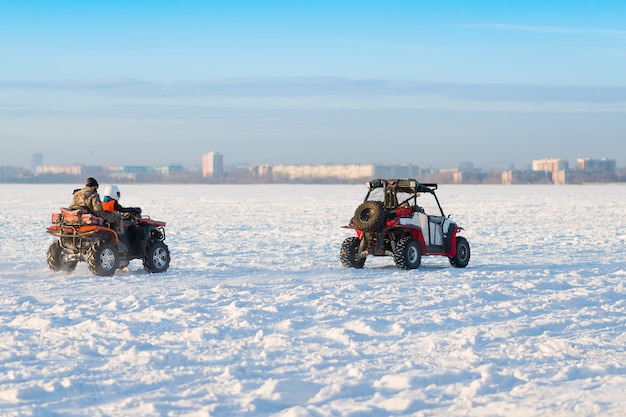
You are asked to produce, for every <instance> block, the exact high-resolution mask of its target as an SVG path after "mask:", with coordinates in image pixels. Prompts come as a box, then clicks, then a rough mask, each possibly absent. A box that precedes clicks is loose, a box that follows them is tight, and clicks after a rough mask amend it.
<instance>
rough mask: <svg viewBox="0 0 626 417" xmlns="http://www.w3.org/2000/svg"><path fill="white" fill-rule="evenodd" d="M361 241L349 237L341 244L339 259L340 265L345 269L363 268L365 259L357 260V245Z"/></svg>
mask: <svg viewBox="0 0 626 417" xmlns="http://www.w3.org/2000/svg"><path fill="white" fill-rule="evenodd" d="M360 244H361V240H360V239H359V238H358V237H355V236H353V237H349V238H347V239H346V240H344V241H343V243H342V244H341V251H340V252H339V259H340V260H341V264H342V265H343V266H345V267H347V268H357V269H361V268H363V265H365V257H359V258H357V254H358V253H359V245H360Z"/></svg>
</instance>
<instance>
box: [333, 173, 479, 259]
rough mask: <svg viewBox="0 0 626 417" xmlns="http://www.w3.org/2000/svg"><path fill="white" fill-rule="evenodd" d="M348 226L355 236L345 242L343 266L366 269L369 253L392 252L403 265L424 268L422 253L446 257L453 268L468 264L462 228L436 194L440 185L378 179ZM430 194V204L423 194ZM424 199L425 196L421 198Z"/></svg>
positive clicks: (373, 181) (371, 185) (342, 250)
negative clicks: (445, 213)
mask: <svg viewBox="0 0 626 417" xmlns="http://www.w3.org/2000/svg"><path fill="white" fill-rule="evenodd" d="M366 185H367V188H368V191H367V195H366V196H365V199H364V201H363V203H362V204H361V205H359V206H358V207H357V209H356V210H355V212H354V216H353V217H352V219H351V220H350V223H349V224H348V225H347V226H342V227H344V228H348V229H355V230H356V236H352V237H349V238H347V239H345V240H344V241H343V244H342V245H341V250H340V253H339V258H340V260H341V263H342V265H343V266H346V267H350V268H363V265H364V264H365V258H366V257H367V256H369V255H372V256H391V257H393V259H394V262H395V264H396V266H397V267H398V268H400V269H417V268H419V266H420V264H421V260H422V256H427V255H436V256H447V257H448V259H449V260H450V264H451V265H452V266H453V267H457V268H464V267H466V266H467V264H468V263H469V260H470V247H469V243H468V242H467V240H466V239H465V238H464V237H462V236H459V235H458V233H459V232H460V231H461V230H463V228H461V227H459V226H458V225H457V224H456V223H455V222H454V221H452V220H451V219H450V218H449V217H446V216H445V215H444V213H443V209H442V208H441V204H440V203H439V199H438V198H437V195H436V194H435V190H437V184H432V183H424V184H422V183H419V182H417V181H416V180H415V179H393V180H392V179H389V180H387V179H375V180H372V181H369V182H367V183H366ZM422 195H426V196H430V198H429V200H430V201H429V202H427V204H428V214H427V213H426V210H425V209H424V206H425V205H426V204H423V205H422V206H420V205H418V201H417V200H418V198H419V197H422ZM420 203H421V201H420Z"/></svg>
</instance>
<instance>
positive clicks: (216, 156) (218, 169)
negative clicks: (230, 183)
mask: <svg viewBox="0 0 626 417" xmlns="http://www.w3.org/2000/svg"><path fill="white" fill-rule="evenodd" d="M223 175H224V157H223V155H222V154H220V153H218V152H208V153H205V154H202V176H203V177H205V178H207V177H222V176H223Z"/></svg>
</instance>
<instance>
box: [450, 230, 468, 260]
mask: <svg viewBox="0 0 626 417" xmlns="http://www.w3.org/2000/svg"><path fill="white" fill-rule="evenodd" d="M469 260H470V247H469V243H467V239H465V238H464V237H462V236H457V238H456V253H455V255H454V256H453V257H452V258H450V265H452V266H453V267H455V268H465V267H466V266H467V264H468V263H469Z"/></svg>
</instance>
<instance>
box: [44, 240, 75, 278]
mask: <svg viewBox="0 0 626 417" xmlns="http://www.w3.org/2000/svg"><path fill="white" fill-rule="evenodd" d="M63 255H64V254H63V248H62V247H61V244H60V243H59V241H58V240H57V241H56V242H54V243H53V244H52V245H50V247H49V248H48V266H49V267H50V269H51V270H52V271H53V272H59V271H62V272H72V271H73V270H75V269H76V264H77V263H78V261H68V260H66V259H65V258H64V256H63Z"/></svg>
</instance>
